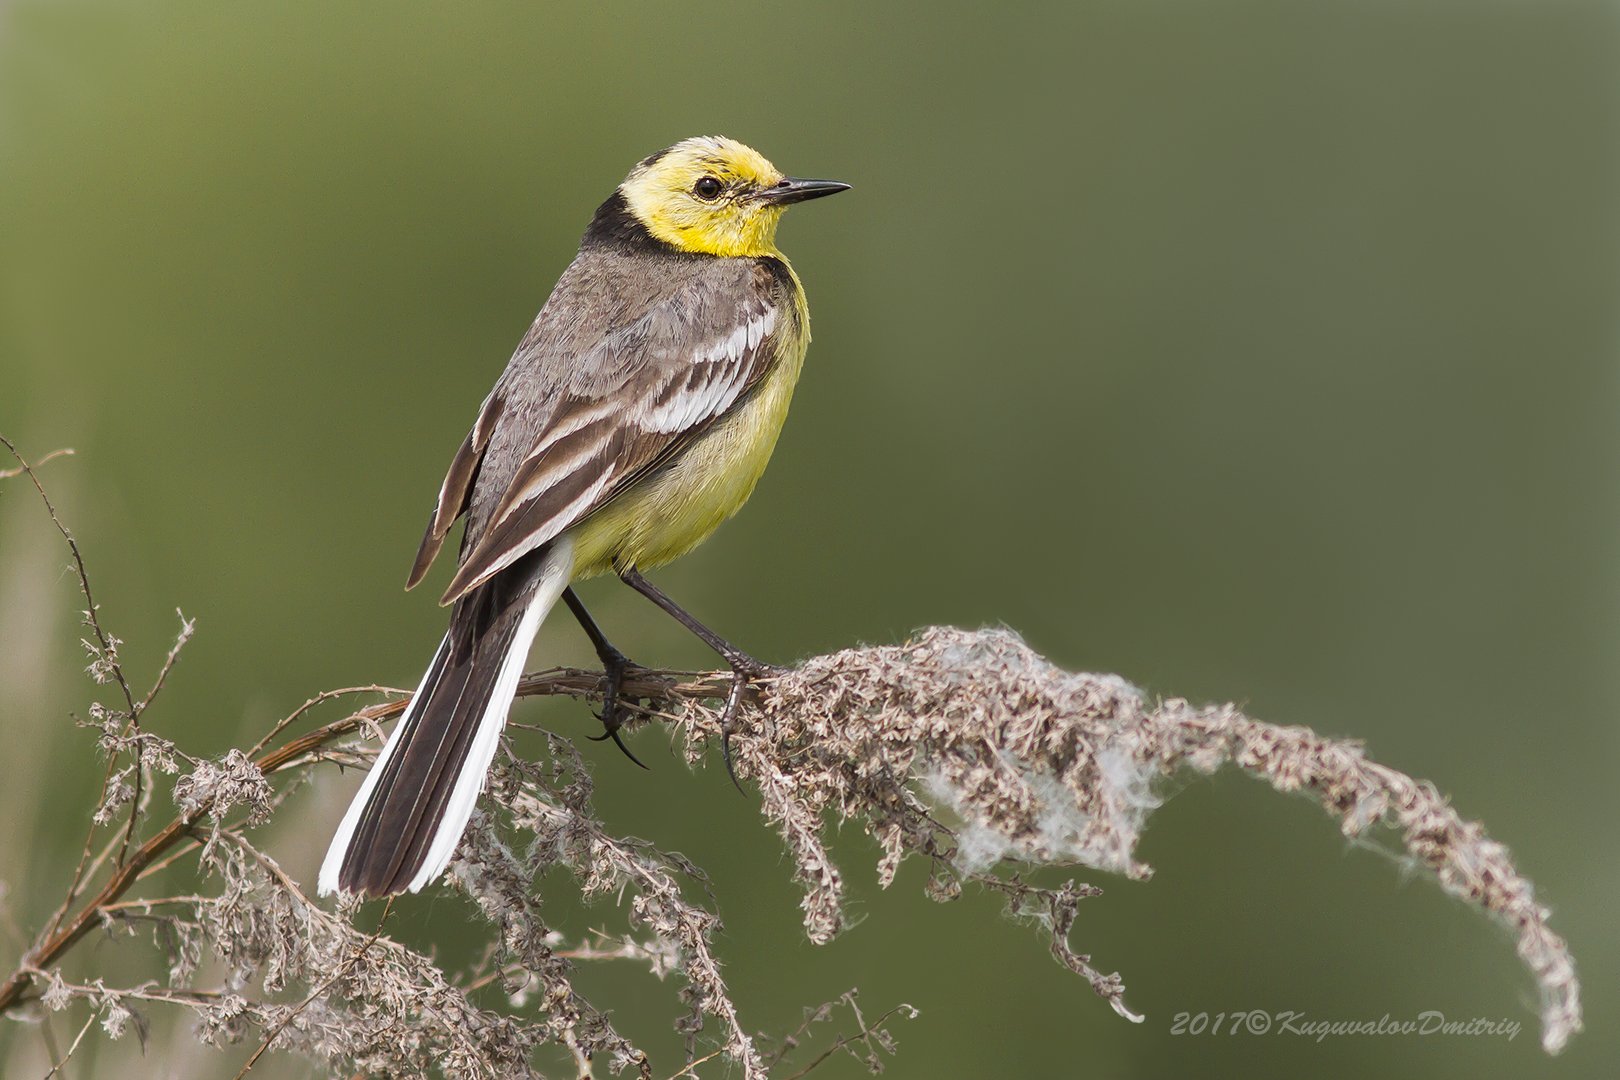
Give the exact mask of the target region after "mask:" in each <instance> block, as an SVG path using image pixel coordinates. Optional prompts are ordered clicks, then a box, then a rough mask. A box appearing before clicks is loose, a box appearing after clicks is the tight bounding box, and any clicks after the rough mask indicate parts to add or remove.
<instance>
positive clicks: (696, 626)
mask: <svg viewBox="0 0 1620 1080" xmlns="http://www.w3.org/2000/svg"><path fill="white" fill-rule="evenodd" d="M619 578H620V579H621V580H622V581H623V582H624V583H625V584H626V585H628V586H630V587H631V588H632V589H634V590H636V591H637V592H638V593H640V594H641V595H642V596H645V597H646V598H647V599H649V600H651V601H652V602H653V603H655V604H657V605H658V606H659V607H661V608H663V609H664V610H665V611H666V612H668V613H669V614H670V615H671V616H672V617H673V618H674V619H675V621H676V622H678V623H680V624H681V625H682V626H684V627H686V628H687V629H688V630H690V631H692V633H693V634H696V635H697V637H698V639H699V640H700V641H702V642H703V644H705V645H707V646H708V647H709V648H711V649H713V650H714V651H715V652H717V653H719V654H720V656H721V658H722V659H723V660H725V662H726V663H727V664H729V665H730V666H731V692H730V693H728V694H727V695H726V707H725V710H724V711H723V712H721V714H720V756H721V758H722V759H723V760H724V761H725V763H726V775H727V776H729V777H731V782H732V784H734V785H736V787H737V790H738V791H741V790H742V785H741V784H739V783H737V772H736V770H735V769H733V768H732V765H731V732H732V724H733V722H734V721H735V720H736V719H737V708H738V706H739V705H740V704H741V703H742V696H743V693H744V691H746V690H747V689H748V681H749V680H750V679H757V678H762V677H766V676H771V675H779V674H781V673H782V670H783V669H782V668H779V667H776V666H774V665H772V664H767V663H765V662H764V661H763V660H756V659H754V658H753V657H752V656H749V655H748V654H747V653H745V652H743V651H742V650H741V649H739V648H737V646H735V645H733V644H732V643H731V642H729V641H727V640H726V639H725V638H723V637H721V636H720V635H719V634H717V633H715V632H714V631H713V630H710V629H709V628H708V627H707V626H704V625H703V624H702V623H700V622H698V621H697V619H695V618H694V617H693V616H692V615H691V614H690V613H689V612H687V611H686V609H685V608H683V607H681V606H680V605H679V604H677V603H676V602H675V601H674V600H671V599H670V597H669V595H668V594H667V593H665V592H664V590H662V589H660V588H659V587H658V586H656V585H654V584H653V583H652V582H650V581H648V580H647V579H646V578H644V577H642V576H641V571H639V570H637V569H635V568H634V567H630V568H628V569H624V570H620V571H619Z"/></svg>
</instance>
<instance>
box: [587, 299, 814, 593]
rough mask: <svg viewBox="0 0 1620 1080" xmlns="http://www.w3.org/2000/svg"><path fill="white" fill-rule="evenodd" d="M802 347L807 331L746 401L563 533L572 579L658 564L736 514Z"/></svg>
mask: <svg viewBox="0 0 1620 1080" xmlns="http://www.w3.org/2000/svg"><path fill="white" fill-rule="evenodd" d="M800 325H801V326H805V325H808V323H807V321H806V320H801V321H800ZM808 344H809V334H808V333H801V334H800V335H799V336H798V339H797V340H794V341H789V342H785V343H784V345H783V351H782V355H781V357H780V358H778V360H777V362H776V365H775V367H774V368H772V370H771V371H770V373H769V374H767V375H766V376H765V378H764V381H763V382H761V383H760V384H759V386H758V387H757V388H756V389H755V391H754V392H753V394H752V395H751V396H750V397H749V399H748V400H747V401H746V402H744V403H743V404H742V405H741V406H740V407H739V408H737V409H736V410H735V411H734V412H732V413H731V414H729V415H728V416H726V417H725V418H723V419H722V420H720V421H719V422H717V423H716V424H715V425H714V426H713V427H712V428H710V429H709V430H708V431H706V432H704V433H703V434H702V435H701V436H699V437H698V439H697V440H696V441H695V442H693V443H692V445H691V446H689V447H687V449H686V450H685V451H683V452H682V453H681V455H680V456H679V457H678V458H676V459H675V460H674V461H673V462H671V463H670V464H669V465H667V466H665V467H664V468H662V469H660V470H659V471H658V472H657V473H655V474H653V475H651V476H649V477H648V478H647V479H645V480H643V481H641V482H640V483H639V484H637V485H636V486H635V487H633V488H631V489H630V490H629V491H626V492H625V493H624V494H622V495H620V496H619V497H618V498H616V499H614V500H613V501H612V502H610V503H608V504H607V505H606V506H604V507H602V508H601V509H600V510H598V511H596V512H595V513H594V514H592V515H591V516H590V517H588V518H586V519H585V520H584V521H582V522H580V523H579V525H577V526H575V527H574V528H573V529H572V530H571V532H572V534H573V538H574V578H575V579H576V580H577V579H580V578H588V577H595V576H596V575H598V574H605V573H607V572H608V571H610V570H614V569H616V568H619V569H623V568H629V567H637V568H640V569H644V570H645V569H651V568H653V567H657V566H662V565H663V564H665V563H667V562H670V561H672V560H674V559H678V558H680V557H681V556H682V555H685V554H686V553H687V552H688V551H691V550H692V549H693V548H695V547H697V546H698V545H699V544H701V543H702V542H703V541H704V540H707V539H708V538H709V534H710V533H712V532H714V530H715V529H716V528H718V527H719V526H720V523H721V522H722V521H725V520H726V519H727V518H729V517H730V516H731V515H732V514H735V513H736V512H737V511H738V510H740V509H741V508H742V505H743V503H745V502H747V501H748V496H749V495H751V494H753V491H754V485H755V484H757V483H758V482H759V478H760V475H761V474H762V473H764V471H765V465H766V464H767V463H768V462H769V461H770V459H771V451H772V450H774V449H775V448H776V437H777V435H779V434H780V433H781V431H782V423H783V421H785V420H786V419H787V412H788V405H789V403H790V402H791V401H792V399H793V387H794V385H795V384H797V383H798V381H799V370H800V368H801V367H803V365H804V353H805V348H806V346H807V345H808Z"/></svg>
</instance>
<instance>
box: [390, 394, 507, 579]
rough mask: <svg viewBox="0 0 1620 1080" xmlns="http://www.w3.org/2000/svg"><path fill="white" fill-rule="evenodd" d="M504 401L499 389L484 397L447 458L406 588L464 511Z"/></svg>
mask: <svg viewBox="0 0 1620 1080" xmlns="http://www.w3.org/2000/svg"><path fill="white" fill-rule="evenodd" d="M504 402H505V399H504V398H502V397H501V395H500V392H499V390H497V391H495V392H494V393H491V394H490V395H489V397H487V398H485V399H484V404H483V406H482V407H481V408H480V409H479V410H478V419H477V420H476V421H474V422H473V427H472V430H471V431H469V432H468V433H467V437H466V439H464V440H462V443H461V448H460V449H459V450H457V451H456V456H455V457H454V458H452V459H451V460H450V470H449V471H448V472H446V473H445V474H444V483H443V484H441V485H440V486H439V502H438V504H437V505H436V506H435V507H434V508H433V516H432V517H430V518H429V519H428V527H427V531H426V532H424V533H423V534H422V546H421V547H419V548H417V550H416V563H415V564H414V565H413V566H412V567H411V576H410V577H409V578H408V579H406V582H405V588H407V589H414V588H416V586H417V585H418V584H419V583H420V582H421V580H422V578H423V577H424V576H426V574H427V572H428V567H430V566H432V565H433V560H434V559H435V558H436V557H437V556H438V554H439V549H440V548H441V547H443V546H444V538H445V536H446V534H448V533H449V532H450V526H451V525H453V524H454V523H455V520H456V518H458V517H460V516H461V515H462V514H463V513H465V512H466V509H467V500H468V499H469V498H470V497H471V496H472V487H473V479H474V478H475V477H476V476H477V475H478V466H479V465H480V464H481V463H482V462H483V460H484V451H485V449H487V448H488V446H489V436H490V433H491V432H493V431H494V430H495V424H496V422H497V421H499V420H500V418H501V408H502V406H503V404H504Z"/></svg>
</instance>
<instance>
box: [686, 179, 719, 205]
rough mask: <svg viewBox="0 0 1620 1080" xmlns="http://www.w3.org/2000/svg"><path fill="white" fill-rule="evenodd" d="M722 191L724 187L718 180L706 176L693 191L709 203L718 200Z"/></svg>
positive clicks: (693, 187) (694, 186)
mask: <svg viewBox="0 0 1620 1080" xmlns="http://www.w3.org/2000/svg"><path fill="white" fill-rule="evenodd" d="M721 190H722V185H721V183H720V181H718V180H716V179H715V178H714V177H712V176H705V177H704V178H703V179H701V180H699V181H698V182H697V183H695V184H693V185H692V191H693V192H695V193H696V194H697V197H698V198H700V199H704V200H707V201H713V200H715V199H718V198H719V197H720V192H721Z"/></svg>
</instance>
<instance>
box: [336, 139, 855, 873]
mask: <svg viewBox="0 0 1620 1080" xmlns="http://www.w3.org/2000/svg"><path fill="white" fill-rule="evenodd" d="M849 186H850V185H848V184H846V183H843V182H841V181H836V180H812V179H805V178H801V177H794V176H787V175H785V174H783V173H782V172H781V171H780V170H779V169H777V168H776V167H775V166H774V165H772V164H771V163H770V162H769V161H768V160H766V158H765V157H764V156H763V155H761V154H760V153H759V152H758V151H756V150H754V149H752V148H751V147H748V146H746V145H744V144H742V143H740V142H737V141H735V140H732V139H728V138H723V137H720V136H703V137H698V138H691V139H686V140H684V141H682V142H678V143H676V144H674V145H673V146H670V147H668V148H666V149H664V150H660V151H658V152H657V153H655V154H653V155H651V156H650V157H647V158H645V159H644V160H642V161H641V162H639V163H638V164H637V165H636V166H635V167H634V168H633V169H631V171H630V173H629V175H628V176H626V177H625V179H624V181H623V182H622V183H620V184H619V185H618V186H617V187H616V188H615V189H614V191H613V193H612V194H611V195H610V196H609V197H608V198H607V199H606V201H604V202H603V203H602V204H601V205H600V206H599V207H598V208H597V210H596V212H595V214H594V215H593V217H592V218H591V221H590V224H589V226H588V227H587V228H586V230H585V233H584V236H583V238H582V239H581V241H580V246H579V251H578V254H577V255H576V256H575V258H574V259H573V261H572V262H571V263H570V264H569V266H568V268H567V269H566V270H565V271H564V272H563V274H562V276H561V277H560V278H559V279H558V281H557V284H556V286H555V287H554V288H553V290H552V293H551V296H550V298H549V299H548V300H547V301H546V303H545V304H544V306H543V307H542V308H541V310H540V313H539V315H537V316H536V317H535V319H534V322H533V323H532V324H531V325H530V327H529V329H528V331H527V333H525V334H524V335H523V338H522V340H521V341H520V342H519V343H518V346H517V349H516V351H514V352H513V354H512V357H511V359H510V360H509V361H508V363H507V365H506V369H505V371H504V372H503V373H502V374H501V376H500V378H499V379H498V380H497V381H496V383H495V386H494V389H492V390H491V391H490V393H489V395H488V396H487V397H486V398H485V399H484V401H483V404H482V405H481V406H480V408H479V410H478V414H477V418H476V419H475V420H474V422H473V425H472V430H471V431H469V432H468V434H467V437H466V438H465V439H464V440H463V441H462V443H461V446H460V448H459V449H458V450H457V451H456V452H455V454H454V456H453V457H452V459H451V462H450V467H449V469H448V471H447V472H446V474H445V477H444V481H443V483H442V484H441V485H440V487H439V494H438V498H437V500H436V502H435V504H434V507H433V511H432V513H431V515H430V518H429V521H428V526H427V530H426V532H425V534H424V535H423V538H422V542H421V546H420V548H419V549H418V552H417V556H416V561H415V563H414V564H413V566H412V568H411V571H410V575H409V579H408V581H407V583H406V588H408V589H409V588H414V587H415V586H416V585H417V584H418V583H420V582H421V580H422V579H423V577H424V576H425V575H426V573H427V571H428V568H429V567H430V566H431V564H432V563H433V561H434V559H435V557H436V556H437V555H438V553H439V550H440V548H441V547H442V546H443V544H444V541H445V539H446V536H447V535H448V533H449V531H450V528H451V526H452V525H453V524H454V522H455V521H456V520H457V519H458V518H465V525H464V529H463V533H462V538H461V544H460V552H459V556H458V560H457V565H456V569H455V572H454V574H453V576H452V577H451V580H450V584H449V585H448V586H447V587H446V588H445V591H444V595H443V596H442V597H441V599H440V603H441V604H442V605H448V606H449V607H450V625H449V629H448V630H447V631H446V633H445V636H444V639H443V640H442V641H441V642H440V644H439V647H438V649H437V650H435V652H434V653H433V658H432V660H431V661H430V662H429V664H428V667H427V670H426V672H425V673H424V674H423V675H422V679H421V682H420V683H419V684H418V686H417V688H416V691H415V692H414V693H413V694H412V695H411V697H410V700H409V703H408V704H407V706H406V708H405V711H404V712H403V714H402V715H401V717H400V720H399V722H398V724H397V725H396V727H395V728H394V730H393V732H392V734H390V736H389V737H388V739H387V741H386V742H385V743H384V745H383V748H382V750H381V751H380V752H379V753H378V755H377V758H376V761H375V763H374V764H373V765H372V767H371V769H370V771H369V772H368V773H367V774H366V776H365V779H364V781H363V783H362V784H361V786H360V790H359V792H358V793H357V794H356V795H355V797H354V800H353V802H352V803H351V804H350V805H349V808H348V810H347V812H346V813H345V814H344V816H343V819H342V821H341V823H340V824H339V826H338V829H337V831H336V833H335V835H334V836H333V838H332V842H331V845H330V847H329V848H328V851H327V854H326V857H325V859H324V860H323V862H322V864H321V868H320V874H319V879H318V886H319V891H320V893H321V894H323V895H326V894H332V893H341V894H347V895H354V896H359V897H384V896H393V895H396V894H398V893H402V892H405V891H407V890H408V891H411V892H417V891H419V890H420V889H421V888H422V887H423V886H425V885H427V884H429V883H430V882H432V881H434V880H435V879H437V878H438V877H439V875H440V874H442V873H443V872H444V870H445V868H446V866H447V865H448V864H449V861H450V857H451V855H452V854H454V852H455V849H456V847H457V845H458V844H459V842H460V839H461V836H462V834H463V833H464V832H465V830H466V827H467V822H468V821H469V820H470V818H471V816H472V812H473V808H474V806H475V804H476V802H477V800H478V796H479V795H480V793H481V792H482V790H483V788H484V785H485V783H486V782H487V779H488V773H489V769H490V765H491V763H492V761H493V759H494V755H495V751H496V748H497V745H498V743H499V737H500V733H501V730H502V728H503V727H504V726H505V723H506V715H507V712H508V710H509V709H510V707H511V704H512V699H513V696H514V695H515V693H516V690H517V683H518V679H519V677H520V676H521V674H522V671H523V666H524V663H525V660H526V659H527V656H528V653H529V649H530V646H531V645H532V643H533V641H534V637H535V634H536V633H537V632H538V630H539V628H540V624H541V623H542V621H544V619H545V618H546V616H547V614H548V613H549V612H550V611H551V609H552V608H553V606H554V605H555V604H556V603H557V601H558V600H559V599H562V600H563V601H564V603H565V605H566V606H567V608H568V609H569V610H570V611H571V612H572V613H573V615H574V617H575V618H576V620H577V621H578V622H579V623H580V626H581V627H582V629H583V630H584V631H585V633H586V635H587V636H588V637H589V639H590V641H591V644H592V646H593V648H594V649H595V650H596V652H597V655H598V657H599V658H600V659H601V661H602V665H603V678H604V687H605V688H604V691H603V704H602V712H601V713H600V719H601V722H602V725H603V728H604V734H603V735H602V736H601V737H603V738H607V737H611V738H612V739H613V740H614V741H615V742H616V743H617V744H618V745H619V747H620V749H622V750H624V752H625V753H626V754H627V755H629V756H630V757H631V758H632V760H635V759H634V755H631V754H630V751H629V749H628V748H627V747H625V745H624V742H623V741H622V739H621V738H620V736H619V732H618V728H619V725H620V723H621V722H622V710H621V709H620V708H619V702H618V698H619V692H620V689H621V687H622V685H623V680H624V675H625V672H626V671H627V670H628V669H629V668H630V667H632V666H633V665H631V664H630V662H629V660H628V659H627V658H626V657H625V655H624V654H623V653H622V652H620V651H619V650H618V649H617V648H616V647H614V646H613V645H612V643H611V642H609V641H608V639H607V637H606V636H605V635H604V634H603V632H602V631H601V629H600V627H598V626H597V624H596V623H595V621H594V620H593V619H592V617H591V615H590V613H589V612H588V611H587V610H586V608H585V606H584V605H583V604H582V603H581V602H580V600H579V597H578V595H577V594H576V592H575V591H574V589H573V584H574V583H575V582H577V581H581V580H583V579H586V578H592V577H597V576H600V575H605V574H610V573H611V574H615V575H617V576H618V577H619V578H620V579H621V580H622V581H623V582H625V583H626V584H627V585H629V586H631V587H632V588H633V589H635V590H636V591H638V592H640V593H641V594H642V595H644V596H646V597H647V598H648V599H649V600H651V601H652V602H653V603H654V604H655V605H657V606H658V607H660V608H662V609H663V610H664V611H665V612H666V613H668V614H669V615H671V616H673V617H674V618H675V619H677V620H678V621H679V622H680V623H681V624H682V625H684V626H685V627H687V629H689V630H690V631H691V632H692V633H694V634H695V635H696V636H697V637H698V638H699V639H701V640H702V641H703V642H705V643H706V644H707V645H709V646H710V647H711V648H712V649H714V651H715V652H717V653H718V654H719V655H720V656H721V657H722V658H723V659H724V660H725V661H726V663H727V664H728V665H729V666H730V668H731V673H732V676H731V684H730V689H729V694H728V696H727V698H726V704H725V709H724V712H723V714H722V720H723V722H722V728H723V730H724V732H725V737H724V738H723V739H722V746H723V748H724V751H725V753H724V756H725V760H726V765H727V771H728V772H731V759H730V747H729V737H730V731H731V725H732V722H733V720H734V719H735V716H736V713H737V707H738V703H739V701H740V700H741V698H742V696H743V694H744V693H746V690H747V687H748V685H749V683H750V681H751V680H752V679H755V678H758V677H760V676H762V675H767V674H770V673H772V672H773V671H774V670H776V669H773V668H771V667H770V666H769V665H766V664H764V663H762V662H761V661H758V660H756V659H754V658H753V657H752V656H750V655H749V654H748V653H746V652H743V651H742V650H741V649H738V648H737V647H736V646H734V645H732V644H731V643H730V642H728V641H726V640H725V639H724V638H722V637H720V636H719V635H718V634H716V633H714V632H713V631H712V630H710V629H709V628H708V627H706V626H704V625H703V624H702V623H701V622H699V621H698V620H697V619H696V618H694V617H693V616H691V615H690V614H689V613H688V612H687V611H686V610H685V609H684V608H682V607H681V606H680V605H678V604H676V603H675V601H674V600H672V599H671V598H670V597H669V596H668V594H666V593H664V592H663V591H662V590H661V589H659V588H658V587H657V586H656V585H654V584H653V583H652V582H651V581H649V580H648V579H647V578H646V577H645V576H644V571H647V570H650V569H655V568H657V567H659V566H662V565H664V564H666V563H669V562H670V561H672V560H674V559H677V558H679V557H680V556H682V555H684V554H686V553H687V552H689V551H691V550H692V549H693V548H695V547H696V546H697V545H698V544H700V543H702V542H703V541H704V540H705V539H707V538H708V536H709V535H710V534H711V533H712V532H714V530H715V529H716V528H717V527H718V526H719V525H720V524H721V523H722V522H723V521H725V520H726V519H727V518H729V517H731V516H732V515H733V514H734V513H736V512H737V510H739V509H740V508H741V507H742V505H743V503H744V502H746V501H747V499H748V497H749V495H750V494H752V492H753V490H754V486H755V484H756V483H757V482H758V480H759V478H760V475H761V474H762V473H763V472H764V469H765V466H766V463H767V462H768V461H769V459H770V457H771V453H772V451H773V449H774V448H775V445H776V441H777V436H778V434H779V433H780V431H781V429H782V425H783V422H784V420H785V419H786V416H787V412H788V406H789V403H790V401H791V399H792V396H793V390H794V386H795V385H796V383H797V382H798V378H799V373H800V370H801V368H802V366H803V363H804V357H805V352H806V349H807V348H808V346H809V343H810V312H809V307H808V305H807V303H806V300H805V293H804V288H803V286H802V285H801V284H800V282H799V278H798V275H797V274H796V273H795V272H794V270H793V267H792V266H791V265H790V264H789V262H788V260H787V258H786V257H785V256H784V255H783V254H782V252H781V251H780V250H779V249H778V248H777V246H776V231H777V225H778V223H779V221H780V220H781V217H782V215H783V212H784V211H785V210H786V209H787V207H789V206H791V205H794V204H796V203H801V202H806V201H808V200H811V199H819V198H822V197H825V196H828V195H833V194H836V193H838V192H841V191H846V190H848V189H849ZM636 764H638V765H639V764H641V763H640V761H636ZM732 778H733V781H734V782H735V774H734V773H732Z"/></svg>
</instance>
